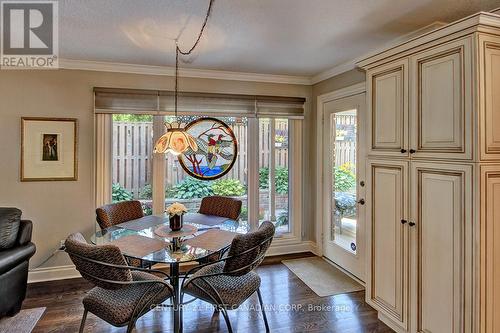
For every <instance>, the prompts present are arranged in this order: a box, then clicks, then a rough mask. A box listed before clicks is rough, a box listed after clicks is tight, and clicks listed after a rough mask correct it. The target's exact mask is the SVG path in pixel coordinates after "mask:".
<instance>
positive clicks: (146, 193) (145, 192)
mask: <svg viewBox="0 0 500 333" xmlns="http://www.w3.org/2000/svg"><path fill="white" fill-rule="evenodd" d="M139 199H145V200H151V199H153V188H152V187H151V184H146V185H144V187H143V188H142V189H141V191H140V192H139Z"/></svg>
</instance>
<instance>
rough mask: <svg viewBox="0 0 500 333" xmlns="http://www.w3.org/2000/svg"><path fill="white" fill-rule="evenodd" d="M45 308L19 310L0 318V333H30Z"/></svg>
mask: <svg viewBox="0 0 500 333" xmlns="http://www.w3.org/2000/svg"><path fill="white" fill-rule="evenodd" d="M45 309H46V308H34V309H25V310H21V312H19V313H18V314H17V315H15V316H14V317H4V318H2V319H0V333H31V331H33V329H34V328H35V325H36V323H38V321H39V320H40V318H41V317H42V315H43V313H44V312H45Z"/></svg>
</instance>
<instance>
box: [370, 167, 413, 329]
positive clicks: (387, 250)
mask: <svg viewBox="0 0 500 333" xmlns="http://www.w3.org/2000/svg"><path fill="white" fill-rule="evenodd" d="M366 170H367V184H368V187H367V191H366V192H367V207H366V217H367V218H366V222H367V228H366V232H367V238H366V239H367V258H369V260H367V263H368V265H367V269H366V274H367V279H366V302H367V303H368V304H370V305H371V306H373V307H374V308H375V309H377V310H378V311H379V312H380V314H382V315H383V317H384V319H385V318H387V319H389V320H390V322H387V320H384V321H385V322H386V323H387V324H388V325H390V326H392V327H393V328H394V329H395V330H397V331H401V330H403V331H406V330H407V329H408V304H409V303H408V291H409V286H408V268H409V267H408V259H409V249H408V230H407V229H408V228H407V227H405V224H403V223H402V220H406V219H407V217H406V214H407V201H408V200H407V197H408V186H407V180H408V178H407V173H408V164H407V162H404V161H382V160H370V161H369V162H368V165H367V169H366ZM403 222H404V221H403ZM395 325H396V326H397V327H394V326H395Z"/></svg>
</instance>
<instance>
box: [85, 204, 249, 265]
mask: <svg viewBox="0 0 500 333" xmlns="http://www.w3.org/2000/svg"><path fill="white" fill-rule="evenodd" d="M186 215H191V216H189V217H190V218H187V219H186V220H189V221H190V222H189V223H185V224H189V225H192V226H195V227H196V228H197V229H198V230H197V232H196V233H194V234H193V235H192V236H187V237H182V238H181V239H175V240H174V239H171V238H164V237H160V236H158V235H157V234H156V233H155V232H154V231H155V229H156V228H159V227H161V226H163V225H168V224H169V219H168V215H156V216H154V217H153V219H155V220H157V221H158V222H157V223H158V224H155V225H152V226H149V225H150V224H151V223H144V221H148V220H147V219H149V221H151V217H147V216H146V217H144V218H140V219H137V220H134V221H132V222H126V223H124V225H125V226H126V227H127V228H125V227H123V226H122V227H121V226H120V224H118V225H116V226H112V227H109V228H107V229H105V230H102V231H97V232H96V233H95V234H94V235H92V237H91V239H90V240H91V242H92V243H93V244H96V245H106V244H113V242H114V241H117V240H119V239H120V238H123V237H127V236H142V237H147V238H150V239H155V240H160V241H163V242H165V246H164V247H163V248H161V249H159V250H157V251H154V252H152V253H149V254H147V255H144V256H140V255H132V254H130V253H126V255H127V256H128V257H133V258H137V259H142V260H147V261H150V262H154V263H166V264H171V263H181V262H189V261H195V260H200V259H203V258H205V257H207V256H209V255H211V254H212V253H215V252H218V251H220V250H223V249H224V248H227V247H228V246H229V245H230V243H228V244H224V245H222V244H221V248H220V249H219V250H217V251H214V250H213V249H212V250H209V249H206V248H203V247H202V246H197V247H194V246H191V245H189V244H186V242H185V241H186V240H188V239H190V238H192V237H197V236H199V235H201V234H202V233H204V232H206V231H208V230H210V229H219V230H225V231H231V232H235V233H242V231H241V228H239V223H238V221H235V220H230V219H226V220H224V221H223V222H222V223H220V224H217V225H205V224H202V223H203V220H204V216H203V215H201V214H186ZM195 215H199V216H195ZM205 218H206V219H207V220H210V218H211V216H210V215H208V216H205ZM219 219H220V218H219ZM212 220H213V219H212ZM193 221H196V222H198V223H194V222H193ZM141 225H145V226H146V227H145V228H143V229H141ZM133 229H136V230H133ZM137 229H141V230H137ZM174 243H177V244H178V246H176V247H174Z"/></svg>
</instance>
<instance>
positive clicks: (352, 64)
mask: <svg viewBox="0 0 500 333" xmlns="http://www.w3.org/2000/svg"><path fill="white" fill-rule="evenodd" d="M446 24H447V23H446V22H441V21H436V22H433V23H431V24H429V25H426V26H425V27H422V28H420V29H417V30H414V31H412V32H410V33H407V34H405V35H403V36H400V37H398V38H395V39H393V40H391V41H390V42H388V43H386V44H384V46H383V47H381V48H378V49H376V50H372V51H369V52H367V53H365V54H364V55H362V56H360V57H357V58H355V59H353V60H350V61H348V62H345V63H343V64H340V65H337V66H335V67H333V68H330V69H329V70H326V71H324V72H321V73H319V74H317V75H314V76H313V77H312V78H311V83H312V84H316V83H318V82H321V81H324V80H327V79H329V78H331V77H334V76H337V75H339V74H342V73H345V72H347V71H350V70H352V69H354V68H356V63H357V62H359V61H361V60H362V59H365V58H367V57H368V56H369V55H370V54H372V53H377V52H380V51H382V50H386V49H387V48H390V47H392V46H394V45H397V44H399V43H402V42H404V41H407V40H410V39H412V38H416V37H418V36H421V35H423V34H425V33H428V32H430V31H432V30H435V29H439V28H441V27H443V26H445V25H446Z"/></svg>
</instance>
